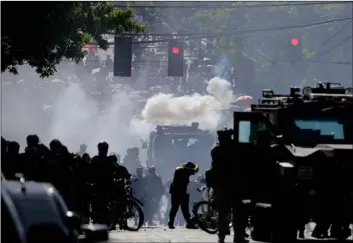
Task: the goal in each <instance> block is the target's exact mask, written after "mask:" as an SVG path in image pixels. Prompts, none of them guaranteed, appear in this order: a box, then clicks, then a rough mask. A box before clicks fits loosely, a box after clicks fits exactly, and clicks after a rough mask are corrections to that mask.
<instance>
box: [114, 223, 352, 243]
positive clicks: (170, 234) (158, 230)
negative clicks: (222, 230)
mask: <svg viewBox="0 0 353 243" xmlns="http://www.w3.org/2000/svg"><path fill="white" fill-rule="evenodd" d="M109 237H110V240H109V242H110V243H117V242H126V243H128V242H132V243H134V242H136V243H137V242H141V243H145V242H146V243H147V242H156V243H159V242H160V243H170V242H194V243H196V242H200V243H201V242H209V243H211V242H217V235H210V234H207V233H205V232H203V231H202V230H188V229H185V228H176V229H174V230H170V229H168V228H167V227H166V226H156V227H143V228H141V229H140V230H139V231H138V232H129V231H118V230H117V231H113V232H111V233H110V235H109ZM306 237H307V240H299V242H309V241H310V242H312V241H313V240H314V239H313V238H311V237H310V234H308V233H307V234H306ZM323 241H324V242H327V241H333V240H327V239H325V240H315V242H323ZM226 242H233V236H232V235H231V236H227V238H226ZM336 242H337V241H336ZM346 242H352V237H350V238H349V241H346Z"/></svg>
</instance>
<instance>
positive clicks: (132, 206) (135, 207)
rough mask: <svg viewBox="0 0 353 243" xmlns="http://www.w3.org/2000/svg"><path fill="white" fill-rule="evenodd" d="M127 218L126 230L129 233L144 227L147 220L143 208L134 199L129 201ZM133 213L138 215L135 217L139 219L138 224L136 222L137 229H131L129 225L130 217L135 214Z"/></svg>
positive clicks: (125, 218) (125, 220)
mask: <svg viewBox="0 0 353 243" xmlns="http://www.w3.org/2000/svg"><path fill="white" fill-rule="evenodd" d="M125 210H126V211H125V217H124V224H125V226H124V228H125V229H126V230H128V231H138V230H139V229H140V228H141V227H142V225H143V224H144V220H145V215H144V213H143V211H142V208H141V206H140V205H139V204H138V203H137V202H136V201H135V200H133V199H128V200H127V203H126V209H125ZM133 212H135V213H137V215H134V216H135V217H134V218H135V219H136V218H137V219H138V224H136V222H135V227H131V226H129V225H128V220H129V218H130V216H131V215H132V214H133Z"/></svg>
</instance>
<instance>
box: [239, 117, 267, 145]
mask: <svg viewBox="0 0 353 243" xmlns="http://www.w3.org/2000/svg"><path fill="white" fill-rule="evenodd" d="M264 129H266V125H265V124H264V123H251V122H250V121H239V138H238V139H239V140H238V141H239V142H240V143H252V142H253V141H254V139H255V135H256V132H257V131H261V130H264Z"/></svg>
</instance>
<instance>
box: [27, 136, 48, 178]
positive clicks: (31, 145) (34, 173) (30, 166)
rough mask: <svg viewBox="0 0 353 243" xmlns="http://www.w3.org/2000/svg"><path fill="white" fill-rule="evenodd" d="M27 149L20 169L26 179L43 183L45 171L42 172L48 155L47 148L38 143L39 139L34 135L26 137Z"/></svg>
mask: <svg viewBox="0 0 353 243" xmlns="http://www.w3.org/2000/svg"><path fill="white" fill-rule="evenodd" d="M26 140H27V147H26V148H25V154H24V159H23V161H22V162H23V164H22V168H23V170H24V174H25V176H26V178H28V179H29V180H34V181H45V180H44V179H45V178H44V177H45V171H43V168H45V166H44V161H45V159H46V158H48V157H49V155H50V150H49V148H48V147H47V146H45V145H44V144H42V143H40V140H39V137H38V136H37V135H35V134H33V135H28V136H27V138H26Z"/></svg>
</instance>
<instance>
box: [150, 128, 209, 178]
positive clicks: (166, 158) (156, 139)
mask: <svg viewBox="0 0 353 243" xmlns="http://www.w3.org/2000/svg"><path fill="white" fill-rule="evenodd" d="M214 143H215V138H214V137H213V136H212V134H211V133H210V132H208V131H204V130H201V129H199V127H198V123H192V125H191V126H187V125H184V126H180V125H168V126H157V128H156V130H155V131H153V132H152V133H151V135H150V139H149V142H148V150H147V154H148V161H147V164H149V165H155V166H156V167H157V169H158V172H159V173H160V174H161V175H168V176H167V177H171V176H172V173H173V172H174V169H175V168H176V167H177V166H178V165H180V164H181V163H182V162H185V161H193V162H195V163H196V164H198V165H199V166H200V167H201V169H203V168H207V167H208V166H209V164H210V155H209V154H210V152H209V151H210V149H211V147H212V146H213V145H214ZM202 163H204V166H203V165H202ZM200 164H201V165H200ZM163 179H166V178H163Z"/></svg>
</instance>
